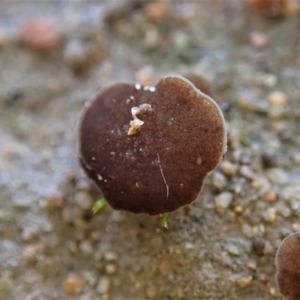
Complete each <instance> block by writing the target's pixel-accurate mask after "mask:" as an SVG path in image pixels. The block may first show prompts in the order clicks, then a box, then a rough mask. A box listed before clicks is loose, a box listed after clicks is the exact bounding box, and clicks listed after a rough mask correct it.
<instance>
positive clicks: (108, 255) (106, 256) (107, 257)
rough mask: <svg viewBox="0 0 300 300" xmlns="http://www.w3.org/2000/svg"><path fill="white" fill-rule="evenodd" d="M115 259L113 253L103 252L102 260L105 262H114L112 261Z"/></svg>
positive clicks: (115, 256)
mask: <svg viewBox="0 0 300 300" xmlns="http://www.w3.org/2000/svg"><path fill="white" fill-rule="evenodd" d="M117 258H118V256H117V254H116V253H114V252H105V253H104V259H105V260H106V261H114V260H117Z"/></svg>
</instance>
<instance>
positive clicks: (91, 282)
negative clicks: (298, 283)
mask: <svg viewBox="0 0 300 300" xmlns="http://www.w3.org/2000/svg"><path fill="white" fill-rule="evenodd" d="M147 3H148V2H147ZM29 19H42V20H45V21H48V22H50V23H51V24H53V26H54V27H55V28H56V29H57V32H58V34H59V35H60V37H61V38H60V41H59V42H58V43H57V45H55V47H53V49H50V50H48V51H41V50H39V49H32V48H31V47H29V46H28V45H26V43H25V45H24V44H22V43H21V42H20V35H19V34H18V32H19V30H20V26H22V24H23V22H26V20H29ZM154 19H155V18H154V17H153V15H151V13H149V7H148V10H147V5H146V1H119V0H114V1H109V0H107V1H79V0H78V1H50V0H49V1H29V0H26V1H18V0H13V1H5V0H4V1H1V2H0V45H1V49H0V124H1V125H0V141H1V147H0V203H1V204H0V299H3V300H6V299H7V300H8V299H9V300H17V299H81V300H83V299H87V300H90V299H103V300H109V299H111V300H121V299H124V300H125V299H126V300H127V299H130V300H142V299H157V300H160V299H190V300H192V299H205V300H206V299H243V300H247V299H249V300H250V299H251V300H253V299H265V300H267V299H281V297H280V296H279V294H278V292H277V288H276V284H275V281H274V274H275V267H274V257H275V253H276V249H277V247H278V245H279V243H280V241H281V240H282V239H283V238H284V237H285V236H287V235H288V234H290V233H292V232H294V231H299V230H300V185H299V182H300V152H299V149H300V134H299V133H300V129H299V126H300V84H299V80H300V17H299V13H298V14H294V15H288V16H286V17H285V18H283V19H266V18H264V17H261V16H259V15H257V14H255V13H251V12H249V11H248V10H247V9H245V5H244V1H238V0H228V1H219V0H211V1H209V0H207V1H205V0H201V1H200V0H199V1H176V2H175V1H173V2H172V4H171V5H170V6H169V7H168V10H167V12H166V13H165V15H163V17H162V18H161V20H158V21H156V20H154ZM253 32H260V33H263V34H264V35H265V37H267V39H268V40H269V41H268V43H267V45H266V46H265V47H263V49H258V48H259V47H257V45H256V43H257V41H254V42H253V41H252V42H250V41H249V35H250V34H251V33H253ZM95 49H96V51H94V52H93V50H95ZM95 53H96V54H95ZM97 54H99V55H97ZM145 66H151V67H152V68H153V70H154V71H155V74H156V75H155V76H157V78H159V77H160V76H164V75H167V74H187V73H191V72H192V73H196V74H200V75H204V76H205V77H206V78H207V79H208V80H209V81H210V82H211V86H212V88H213V91H214V92H213V98H214V99H215V100H216V102H217V103H218V104H219V105H220V107H221V109H222V110H223V112H224V115H225V118H226V122H227V126H228V151H227V154H226V156H225V158H224V162H223V163H222V164H221V166H220V167H219V168H218V169H217V170H215V171H214V172H213V173H212V174H210V176H209V177H208V178H207V181H206V185H205V188H204V190H203V193H202V194H201V195H200V197H199V199H198V200H197V201H196V202H195V203H194V204H192V205H190V206H189V207H184V208H182V209H180V210H178V211H177V212H175V213H173V214H172V215H171V217H170V221H169V228H168V229H165V228H161V227H160V223H159V222H160V221H159V217H150V216H146V215H134V214H131V213H127V212H122V211H113V210H112V209H111V208H110V207H105V208H104V209H103V210H102V211H101V212H99V213H98V214H96V215H93V214H92V212H91V208H92V205H93V202H94V201H96V200H97V197H99V193H98V192H97V191H95V189H94V187H93V186H92V185H91V183H90V182H89V180H88V179H87V178H86V176H85V175H84V173H83V172H82V170H81V168H80V166H79V164H78V159H77V152H76V138H77V130H76V128H77V126H78V122H79V117H80V114H81V111H82V109H83V107H84V104H85V102H86V101H88V100H89V99H90V97H91V96H92V95H93V94H95V92H96V91H98V90H99V89H101V88H103V87H104V86H106V85H107V84H110V83H114V82H118V81H129V82H136V81H137V79H136V78H135V76H137V74H140V73H137V72H138V71H141V72H143V71H144V70H145V69H144V67H145ZM144 72H145V71H144ZM275 91H280V92H281V94H279V97H278V94H275V96H276V95H277V98H276V97H275V96H274V92H275ZM282 93H283V94H282Z"/></svg>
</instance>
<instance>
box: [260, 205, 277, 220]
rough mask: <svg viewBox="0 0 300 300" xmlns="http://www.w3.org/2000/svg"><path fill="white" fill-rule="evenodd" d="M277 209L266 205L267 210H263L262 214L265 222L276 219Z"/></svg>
mask: <svg viewBox="0 0 300 300" xmlns="http://www.w3.org/2000/svg"><path fill="white" fill-rule="evenodd" d="M276 212H277V209H276V208H275V207H268V208H267V210H265V211H263V213H262V216H263V218H264V220H265V221H266V222H269V223H274V222H275V220H276Z"/></svg>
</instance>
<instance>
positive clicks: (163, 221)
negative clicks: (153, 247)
mask: <svg viewBox="0 0 300 300" xmlns="http://www.w3.org/2000/svg"><path fill="white" fill-rule="evenodd" d="M169 217H170V214H169V213H164V214H162V215H161V219H160V226H161V227H163V228H168V221H169Z"/></svg>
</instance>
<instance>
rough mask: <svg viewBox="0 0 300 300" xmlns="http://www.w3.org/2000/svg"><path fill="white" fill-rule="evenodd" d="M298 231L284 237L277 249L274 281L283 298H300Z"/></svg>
mask: <svg viewBox="0 0 300 300" xmlns="http://www.w3.org/2000/svg"><path fill="white" fill-rule="evenodd" d="M299 253H300V232H297V233H294V234H291V235H289V236H288V237H286V238H285V239H284V240H283V241H282V242H281V244H280V246H279V247H278V250H277V254H276V259H275V265H276V271H277V273H276V281H277V285H278V287H279V291H280V293H281V294H282V295H283V296H284V299H285V300H299V299H300V256H299Z"/></svg>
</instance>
